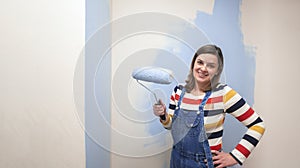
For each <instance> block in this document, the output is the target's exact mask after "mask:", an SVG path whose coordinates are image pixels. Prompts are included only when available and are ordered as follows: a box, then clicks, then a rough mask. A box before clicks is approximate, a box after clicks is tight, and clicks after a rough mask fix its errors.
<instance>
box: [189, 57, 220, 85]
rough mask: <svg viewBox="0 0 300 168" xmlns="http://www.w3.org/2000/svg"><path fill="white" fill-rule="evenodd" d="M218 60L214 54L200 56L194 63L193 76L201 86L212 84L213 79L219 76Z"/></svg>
mask: <svg viewBox="0 0 300 168" xmlns="http://www.w3.org/2000/svg"><path fill="white" fill-rule="evenodd" d="M218 67H219V63H218V58H217V56H215V55H213V54H200V55H198V57H197V58H196V60H195V62H194V68H193V75H194V78H195V82H196V83H198V85H199V86H206V85H208V84H210V81H211V79H212V78H213V77H214V76H215V75H217V74H218Z"/></svg>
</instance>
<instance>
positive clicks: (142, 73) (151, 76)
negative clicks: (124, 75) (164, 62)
mask: <svg viewBox="0 0 300 168" xmlns="http://www.w3.org/2000/svg"><path fill="white" fill-rule="evenodd" d="M132 77H133V78H134V79H136V80H141V81H146V82H152V83H156V84H170V83H172V81H174V80H175V78H174V77H173V74H172V71H170V70H168V69H164V68H160V67H142V68H137V69H135V70H134V71H133V72H132Z"/></svg>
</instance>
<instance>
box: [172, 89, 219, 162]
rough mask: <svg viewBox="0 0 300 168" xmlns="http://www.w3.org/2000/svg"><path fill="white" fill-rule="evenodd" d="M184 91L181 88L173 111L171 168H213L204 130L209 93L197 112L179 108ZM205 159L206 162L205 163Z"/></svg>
mask: <svg viewBox="0 0 300 168" xmlns="http://www.w3.org/2000/svg"><path fill="white" fill-rule="evenodd" d="M184 93H185V89H184V88H183V90H182V93H181V96H180V99H179V102H178V107H177V109H176V110H175V111H174V115H173V122H172V131H171V133H172V137H173V141H174V146H173V149H172V153H171V162H170V167H171V168H214V165H213V161H212V154H211V151H210V147H209V144H208V140H207V136H206V132H205V128H204V105H205V104H206V101H207V100H208V98H209V96H210V94H211V92H210V91H209V92H206V93H205V96H204V98H203V100H202V102H201V104H200V105H199V111H191V110H188V111H187V110H183V109H181V108H180V104H181V101H182V99H183V96H184ZM205 159H206V160H207V162H205Z"/></svg>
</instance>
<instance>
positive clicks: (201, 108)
mask: <svg viewBox="0 0 300 168" xmlns="http://www.w3.org/2000/svg"><path fill="white" fill-rule="evenodd" d="M210 95H211V91H208V92H206V93H205V96H204V98H203V100H202V102H201V104H200V105H199V111H200V116H199V117H201V118H202V119H203V120H202V121H203V122H202V126H203V128H204V106H205V104H206V103H207V100H208V98H209V96H210ZM203 130H204V131H205V129H203ZM204 135H206V133H204ZM204 152H205V157H206V160H207V166H208V168H214V164H213V160H212V154H211V151H210V146H209V143H208V140H207V138H206V140H205V141H204Z"/></svg>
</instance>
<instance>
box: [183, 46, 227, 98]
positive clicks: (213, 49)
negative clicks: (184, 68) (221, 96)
mask: <svg viewBox="0 0 300 168" xmlns="http://www.w3.org/2000/svg"><path fill="white" fill-rule="evenodd" d="M200 54H213V55H215V56H217V58H218V63H219V67H218V74H217V75H216V76H214V77H213V78H212V79H211V81H210V82H211V89H214V88H215V87H216V86H217V84H218V83H219V81H220V77H221V73H222V71H223V64H224V59H223V54H222V51H221V48H219V47H218V46H216V45H212V44H207V45H204V46H202V47H200V48H199V49H198V50H197V52H196V53H195V55H194V57H193V59H192V62H191V66H190V71H189V74H188V76H187V79H186V80H185V82H186V84H185V86H184V87H185V89H186V91H187V92H188V93H190V92H191V91H192V90H193V88H194V87H195V78H194V75H193V69H194V63H195V61H196V58H197V57H198V56H199V55H200Z"/></svg>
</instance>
